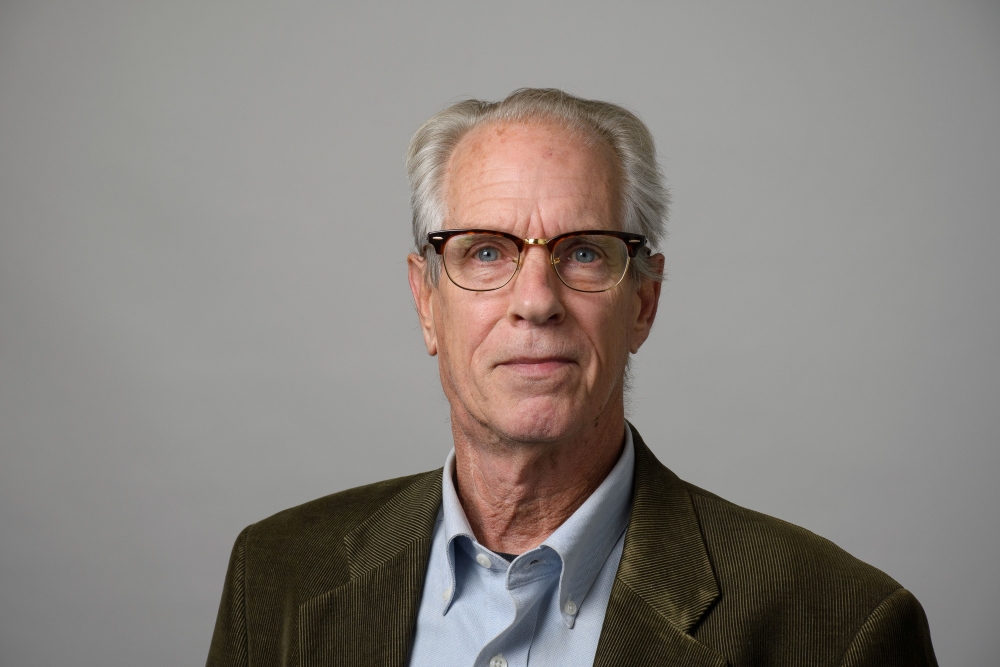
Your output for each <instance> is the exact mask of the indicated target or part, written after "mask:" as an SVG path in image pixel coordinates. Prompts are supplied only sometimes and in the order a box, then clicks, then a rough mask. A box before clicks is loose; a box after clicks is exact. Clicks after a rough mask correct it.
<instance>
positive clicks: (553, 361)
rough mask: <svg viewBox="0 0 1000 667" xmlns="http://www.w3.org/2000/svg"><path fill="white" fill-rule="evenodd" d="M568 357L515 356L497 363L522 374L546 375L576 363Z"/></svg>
mask: <svg viewBox="0 0 1000 667" xmlns="http://www.w3.org/2000/svg"><path fill="white" fill-rule="evenodd" d="M574 363H576V362H574V361H573V360H572V359H569V358H567V357H514V358H513V359H508V360H506V361H504V362H501V363H499V364H497V366H499V367H503V368H507V369H508V370H511V371H514V372H515V373H519V374H521V375H535V376H545V375H551V374H552V373H554V372H556V371H559V370H562V369H563V368H566V367H567V366H571V365H572V364H574Z"/></svg>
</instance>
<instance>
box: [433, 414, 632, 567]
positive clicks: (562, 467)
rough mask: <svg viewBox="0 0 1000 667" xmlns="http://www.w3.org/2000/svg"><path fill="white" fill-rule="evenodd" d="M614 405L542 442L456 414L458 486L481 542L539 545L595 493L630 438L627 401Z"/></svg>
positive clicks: (502, 546) (506, 547)
mask: <svg viewBox="0 0 1000 667" xmlns="http://www.w3.org/2000/svg"><path fill="white" fill-rule="evenodd" d="M608 408H610V409H606V410H605V411H604V412H602V414H601V415H600V417H599V419H597V420H596V422H594V423H590V424H588V425H587V427H586V428H585V429H583V430H582V431H581V432H579V433H574V434H573V435H571V436H568V437H566V438H564V439H561V440H557V441H553V442H541V443H540V442H530V443H521V442H517V441H512V440H510V439H508V438H501V437H499V436H497V435H496V434H492V433H490V432H488V431H486V430H485V429H484V428H474V429H467V428H463V427H462V425H461V423H460V421H459V420H456V419H454V415H453V419H452V432H453V434H454V437H455V483H456V490H457V492H458V497H459V500H460V501H461V503H462V508H463V509H464V510H465V515H466V517H467V518H468V520H469V525H470V526H471V527H472V530H473V532H474V533H475V535H476V539H477V540H478V541H479V543H480V544H482V545H483V546H485V547H487V548H488V549H491V550H493V551H499V552H503V553H513V554H520V553H523V552H524V551H527V550H529V549H533V548H534V547H536V546H538V545H539V544H541V543H542V542H543V541H544V540H545V538H547V537H548V536H549V535H551V534H552V533H553V532H554V531H555V529H556V528H558V527H559V526H561V525H562V523H563V522H564V521H566V519H568V518H569V517H570V515H572V514H573V512H575V511H576V509H577V508H578V507H580V505H582V504H583V502H584V501H585V500H586V499H587V498H588V497H590V494H591V493H593V492H594V490H595V489H597V487H598V486H600V485H601V482H603V481H604V478H605V477H607V476H608V473H609V472H611V469H612V468H614V466H615V463H617V462H618V458H619V457H620V456H621V451H622V446H623V445H624V433H625V414H624V402H623V400H620V399H619V400H617V401H611V405H609V406H608ZM470 431H472V432H470Z"/></svg>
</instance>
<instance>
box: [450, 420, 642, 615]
mask: <svg viewBox="0 0 1000 667" xmlns="http://www.w3.org/2000/svg"><path fill="white" fill-rule="evenodd" d="M634 472H635V450H634V445H633V443H632V429H631V428H629V426H628V424H626V425H625V443H624V446H623V447H622V453H621V456H619V458H618V462H617V463H616V464H615V466H614V468H612V469H611V472H610V473H608V476H607V477H605V478H604V481H603V482H601V484H600V486H598V487H597V489H596V490H595V491H594V492H593V493H592V494H590V497H589V498H587V500H585V501H584V502H583V504H582V505H580V507H578V508H577V510H576V511H575V512H573V514H572V515H571V516H570V517H569V518H568V519H566V521H564V522H563V524H562V525H561V526H559V527H558V528H557V529H556V530H555V531H554V532H553V533H552V534H551V535H549V536H548V537H547V538H546V539H545V541H543V542H542V544H541V545H539V546H538V547H536V548H535V549H532V550H531V551H529V552H527V553H528V554H530V553H534V552H537V551H539V550H543V549H546V548H548V549H551V550H552V551H555V552H556V554H558V556H559V557H560V559H561V561H562V568H561V571H560V575H559V609H560V610H561V612H562V615H563V620H564V621H565V622H566V625H567V626H569V627H573V622H574V621H575V619H576V614H577V613H579V609H580V605H582V604H583V602H584V599H585V598H586V596H587V593H588V592H589V591H590V588H591V586H592V585H593V583H594V580H595V579H596V578H597V575H598V573H599V572H600V571H601V568H602V567H603V566H604V563H605V561H607V559H608V556H609V555H610V554H611V552H612V550H613V549H614V547H615V544H616V543H617V542H618V539H619V538H620V537H621V535H622V533H623V532H624V531H625V528H626V527H627V526H628V518H629V513H630V511H631V506H632V479H633V476H634ZM454 473H455V450H454V449H452V450H451V452H450V453H449V454H448V458H447V460H446V461H445V466H444V479H443V483H442V487H441V491H442V503H441V506H442V518H443V524H444V525H443V528H444V532H445V541H446V542H445V543H446V545H447V556H448V557H447V559H446V560H447V565H446V567H447V571H446V572H442V575H444V576H443V579H444V581H445V582H446V583H445V587H444V593H443V598H444V608H443V609H442V613H447V612H448V608H449V607H450V606H451V602H452V600H453V599H454V597H455V593H456V590H455V587H456V581H455V546H456V545H455V543H454V541H455V538H457V537H461V536H464V537H467V538H468V539H469V540H470V541H471V542H472V543H473V544H474V545H475V548H476V550H477V551H479V552H480V553H482V554H483V555H484V556H486V557H488V558H490V560H492V561H493V563H494V566H495V567H498V568H499V567H506V566H507V563H506V561H505V560H503V558H501V557H500V556H498V555H496V554H495V553H494V552H492V551H490V550H489V549H487V548H486V547H484V546H482V545H480V544H479V543H478V542H477V541H476V537H475V535H474V534H473V532H472V528H471V527H470V526H469V521H468V519H467V518H466V516H465V511H464V510H463V509H462V504H461V502H460V501H459V499H458V493H457V491H456V489H455V482H454ZM522 555H523V556H526V555H527V554H522ZM518 560H519V559H515V560H514V562H513V563H511V564H510V568H513V567H514V566H515V565H516V564H517V563H518ZM508 572H509V569H508ZM508 577H509V574H508ZM509 583H510V580H509V579H508V585H509Z"/></svg>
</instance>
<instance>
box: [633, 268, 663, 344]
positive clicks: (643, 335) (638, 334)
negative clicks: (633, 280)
mask: <svg viewBox="0 0 1000 667" xmlns="http://www.w3.org/2000/svg"><path fill="white" fill-rule="evenodd" d="M649 264H650V267H651V268H652V269H653V271H655V272H656V274H657V275H659V276H661V277H662V276H663V255H662V254H660V253H657V254H655V255H651V256H650V258H649ZM662 285H663V283H662V281H661V280H652V279H651V278H647V277H645V276H643V278H642V282H641V283H640V284H639V289H638V291H637V292H636V296H637V297H638V298H639V313H638V315H637V317H636V320H635V327H634V328H633V329H632V340H631V341H630V343H629V349H630V350H631V351H632V354H635V353H636V352H638V351H639V348H640V347H642V344H643V343H645V342H646V339H647V338H649V332H650V331H652V329H653V320H655V319H656V308H657V307H658V306H659V304H660V287H661V286H662Z"/></svg>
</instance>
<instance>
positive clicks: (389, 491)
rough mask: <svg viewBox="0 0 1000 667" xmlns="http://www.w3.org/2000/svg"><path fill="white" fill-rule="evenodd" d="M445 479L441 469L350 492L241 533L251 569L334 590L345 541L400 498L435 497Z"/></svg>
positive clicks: (344, 570) (343, 565)
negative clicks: (427, 494) (413, 495)
mask: <svg viewBox="0 0 1000 667" xmlns="http://www.w3.org/2000/svg"><path fill="white" fill-rule="evenodd" d="M440 476H441V470H440V469H438V470H434V471H430V472H425V473H420V474H417V475H408V476H406V477H397V478H395V479H389V480H384V481H381V482H375V483H374V484H367V485H364V486H359V487H355V488H352V489H347V490H344V491H340V492H338V493H333V494H330V495H328V496H324V497H322V498H318V499H316V500H312V501H309V502H307V503H304V504H302V505H297V506H295V507H291V508H289V509H286V510H283V511H281V512H278V513H277V514H274V515H272V516H270V517H268V518H266V519H263V520H261V521H259V522H257V523H255V524H252V525H250V526H248V527H247V528H246V530H245V535H244V534H241V536H243V540H244V550H245V553H246V556H245V558H246V562H247V566H248V567H251V568H253V569H254V570H257V571H262V570H267V571H272V572H280V573H282V578H284V579H289V580H290V579H295V580H297V581H298V582H299V585H300V586H303V587H304V588H307V589H309V588H312V585H310V582H312V583H313V584H314V585H315V586H319V587H320V588H323V587H326V586H330V585H333V584H334V583H336V582H337V581H338V580H340V579H342V578H343V577H344V576H346V575H347V563H346V559H345V557H344V556H345V554H344V538H345V537H346V536H347V535H348V534H349V533H351V532H352V531H354V530H355V529H356V528H358V527H359V526H360V525H361V524H363V523H364V522H365V521H367V520H368V519H369V518H370V517H372V516H373V515H375V514H376V513H378V512H379V510H381V509H382V508H383V507H385V506H386V505H387V504H389V503H390V502H392V501H393V499H396V498H398V497H399V496H400V494H404V493H407V492H409V493H416V494H417V495H420V494H421V493H422V492H424V490H425V487H426V490H427V491H429V492H432V491H433V489H434V488H437V487H436V481H437V479H439V478H440ZM415 489H416V491H414V490H415ZM437 495H438V496H440V493H438V494H437Z"/></svg>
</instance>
